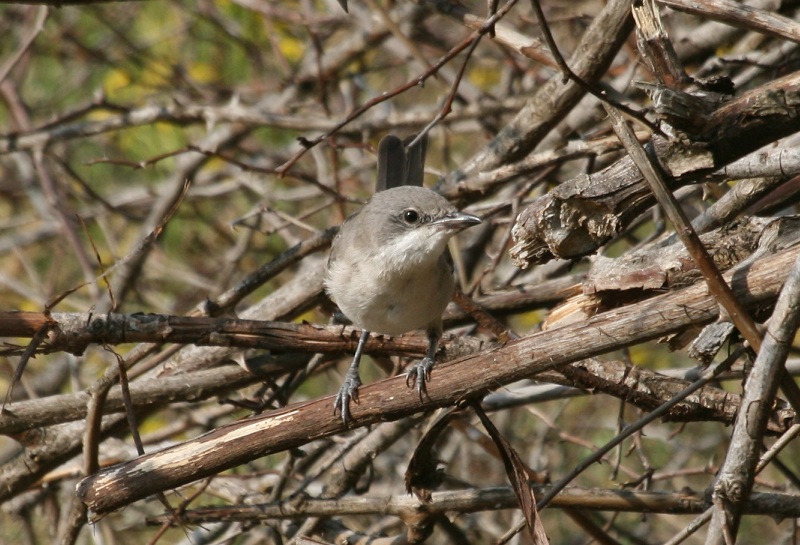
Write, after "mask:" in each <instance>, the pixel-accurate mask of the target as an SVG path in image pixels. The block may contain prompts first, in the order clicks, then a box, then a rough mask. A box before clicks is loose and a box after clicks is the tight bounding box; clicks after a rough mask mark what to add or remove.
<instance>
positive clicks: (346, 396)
mask: <svg viewBox="0 0 800 545" xmlns="http://www.w3.org/2000/svg"><path fill="white" fill-rule="evenodd" d="M368 338H369V331H367V330H364V331H362V332H361V338H360V339H358V346H357V347H356V353H355V355H354V356H353V362H352V363H351V364H350V368H349V369H347V374H346V375H345V376H344V381H342V387H341V388H339V393H338V394H336V399H335V400H334V402H333V414H336V412H337V411H341V414H342V422H344V425H345V426H347V423H348V421H349V420H350V400H351V399H352V400H353V402H354V403H356V404H358V387H359V386H361V377H360V376H358V364H359V363H361V353H362V352H363V351H364V345H365V344H367V339H368Z"/></svg>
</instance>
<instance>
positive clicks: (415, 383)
mask: <svg viewBox="0 0 800 545" xmlns="http://www.w3.org/2000/svg"><path fill="white" fill-rule="evenodd" d="M431 369H433V360H432V359H430V358H424V359H423V360H422V361H420V362H418V363H417V364H416V365H414V367H412V368H411V369H410V370H409V371H408V373H406V386H408V387H409V388H412V387H413V388H414V389H415V390H417V392H419V396H420V397H422V396H423V395H425V394H427V391H426V389H425V383H426V382H429V381H430V380H431Z"/></svg>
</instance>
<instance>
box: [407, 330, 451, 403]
mask: <svg viewBox="0 0 800 545" xmlns="http://www.w3.org/2000/svg"><path fill="white" fill-rule="evenodd" d="M426 333H427V334H428V353H427V355H426V356H425V357H424V358H423V359H422V361H419V362H418V363H417V364H416V365H414V367H412V368H411V369H410V370H409V371H408V373H407V374H406V386H408V387H409V388H410V387H411V386H412V385H413V386H414V387H415V388H416V390H417V391H418V392H419V397H420V398H422V396H423V395H426V394H427V392H426V390H425V383H426V382H428V381H430V380H431V369H433V364H434V363H436V351H437V350H438V349H439V339H441V338H442V328H441V326H440V325H433V326H429V327H428V329H427V331H426Z"/></svg>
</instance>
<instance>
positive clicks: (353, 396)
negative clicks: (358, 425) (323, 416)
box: [333, 374, 361, 427]
mask: <svg viewBox="0 0 800 545" xmlns="http://www.w3.org/2000/svg"><path fill="white" fill-rule="evenodd" d="M359 386H361V378H359V376H358V375H350V374H348V375H347V376H346V377H345V379H344V382H342V387H341V388H339V393H338V394H336V399H334V401H333V414H336V413H337V412H338V413H341V415H342V422H343V423H344V425H345V427H347V425H348V423H349V422H350V400H352V401H353V403H355V404H356V405H358V387H359Z"/></svg>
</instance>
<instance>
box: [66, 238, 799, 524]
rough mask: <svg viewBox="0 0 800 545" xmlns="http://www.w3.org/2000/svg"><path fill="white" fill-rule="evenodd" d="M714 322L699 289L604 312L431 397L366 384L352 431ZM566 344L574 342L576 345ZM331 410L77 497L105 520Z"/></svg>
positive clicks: (516, 349)
mask: <svg viewBox="0 0 800 545" xmlns="http://www.w3.org/2000/svg"><path fill="white" fill-rule="evenodd" d="M797 252H798V250H797V249H793V250H788V251H783V252H781V253H779V254H777V255H775V256H774V257H771V258H765V259H763V260H760V261H758V262H757V263H754V264H753V265H752V267H751V268H750V269H749V270H748V271H747V272H746V274H745V273H744V272H742V273H740V274H738V275H736V276H735V278H734V279H733V282H732V287H733V289H734V292H735V293H736V296H737V297H738V298H739V299H740V300H741V301H742V302H744V303H745V304H753V303H755V302H757V301H763V300H764V299H768V298H770V297H773V296H774V295H775V293H776V292H777V290H778V289H779V286H780V285H782V282H783V279H784V274H785V270H786V267H787V264H788V263H791V262H792V261H793V260H794V259H795V258H796V256H797ZM717 315H718V306H717V303H716V301H715V299H714V298H713V297H711V296H709V295H708V294H707V293H706V288H705V286H703V285H700V286H693V287H691V288H687V289H685V290H680V291H678V292H675V293H669V294H666V295H663V296H660V297H655V298H653V299H651V300H649V301H646V302H644V303H639V304H636V305H630V306H628V307H625V308H622V309H617V310H615V311H611V312H608V313H603V314H599V315H597V316H594V317H592V318H590V319H588V320H587V321H586V322H581V323H578V324H571V325H566V326H563V327H561V328H556V329H553V330H549V331H544V332H541V333H535V334H533V335H529V336H527V337H525V338H523V339H520V340H519V341H512V342H509V343H507V344H506V345H505V346H503V347H500V348H496V349H494V350H490V351H488V352H486V353H482V354H479V355H476V356H470V357H467V358H465V359H461V360H455V361H451V362H447V363H444V364H442V365H440V366H438V367H437V368H436V371H435V373H434V377H433V380H432V381H431V382H430V384H429V387H428V391H427V393H428V395H427V396H426V397H425V398H424V399H420V398H419V396H418V395H417V393H416V392H414V391H412V390H410V389H408V388H407V387H406V386H405V377H404V376H398V377H393V378H390V379H386V380H383V381H380V382H378V383H375V384H370V385H367V386H363V387H362V388H360V390H359V398H360V404H359V405H356V406H354V407H353V408H352V422H351V423H350V427H351V428H353V427H359V426H364V425H367V424H370V423H375V422H379V421H382V420H386V419H389V420H392V419H396V418H400V417H402V416H407V415H410V414H414V413H417V412H419V411H425V410H430V409H433V408H436V407H444V406H452V405H453V404H457V403H459V402H461V401H463V400H464V399H468V398H470V397H473V396H476V395H481V394H482V393H483V392H485V391H487V390H491V389H494V388H497V387H499V386H501V385H503V384H509V383H511V382H514V381H516V380H519V379H521V378H524V377H528V376H530V375H532V374H535V373H537V372H541V371H544V370H546V369H552V368H555V367H557V366H559V365H563V364H567V363H570V362H573V361H577V360H580V359H583V358H585V357H588V356H591V355H596V354H600V353H605V352H608V351H611V350H614V349H616V348H619V347H623V346H628V345H631V344H635V343H638V342H643V341H645V340H648V339H653V338H656V337H659V336H661V335H664V334H665V333H668V332H671V331H676V330H678V329H680V328H682V327H685V326H687V325H689V324H699V323H707V322H709V321H712V320H713V319H715V318H716V317H717ZM565 339H569V340H570V343H569V345H567V344H566V343H565V342H564V341H565ZM437 377H439V379H437ZM445 377H446V378H445ZM331 406H332V397H326V398H322V399H319V400H315V401H311V402H307V403H300V404H295V405H290V406H288V407H286V408H285V409H281V410H277V411H273V412H271V413H267V414H265V415H262V416H257V417H253V418H250V419H246V420H243V421H240V422H234V423H231V424H227V425H224V426H222V427H220V428H218V429H216V430H214V431H212V432H209V433H207V434H205V435H203V436H201V437H199V438H197V439H194V440H191V441H187V442H186V443H182V444H179V445H176V446H174V447H171V448H168V449H165V450H163V451H160V452H157V453H154V454H149V455H146V456H143V457H141V458H138V459H136V460H132V461H130V462H126V463H124V464H121V465H118V466H114V467H111V468H108V469H105V470H102V471H100V472H99V473H97V474H95V475H92V476H90V477H87V478H86V479H84V480H83V481H82V482H81V484H80V485H79V488H78V493H79V495H80V497H81V498H82V499H83V500H84V501H85V502H86V503H87V505H88V506H89V508H90V509H91V510H92V511H94V512H95V513H97V514H102V513H105V512H108V511H111V510H114V509H117V508H119V507H122V506H124V505H127V504H129V503H131V502H132V501H135V500H137V499H140V498H143V497H145V496H148V495H150V494H152V493H154V492H158V491H162V490H166V489H169V488H174V487H176V486H180V485H182V484H186V483H188V482H191V481H193V480H196V479H199V478H203V477H206V476H209V475H213V474H215V473H218V472H220V471H222V470H224V469H227V468H231V467H235V466H237V465H239V464H242V463H244V462H246V461H247V460H251V459H254V458H256V457H260V456H264V455H266V454H269V453H274V452H280V451H283V450H286V449H288V448H292V447H296V446H299V445H301V444H305V443H307V442H309V441H312V440H314V439H318V438H321V437H327V436H330V435H333V434H336V433H340V432H341V431H343V424H342V422H341V420H340V419H338V418H336V417H335V416H334V415H333V412H332V410H331ZM267 432H268V433H267Z"/></svg>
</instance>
